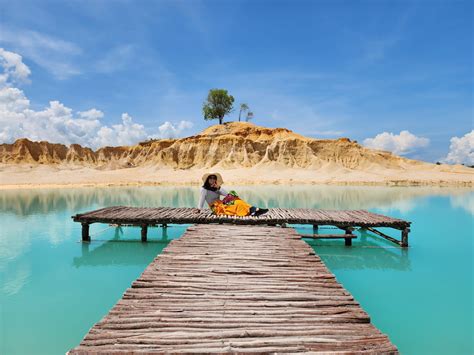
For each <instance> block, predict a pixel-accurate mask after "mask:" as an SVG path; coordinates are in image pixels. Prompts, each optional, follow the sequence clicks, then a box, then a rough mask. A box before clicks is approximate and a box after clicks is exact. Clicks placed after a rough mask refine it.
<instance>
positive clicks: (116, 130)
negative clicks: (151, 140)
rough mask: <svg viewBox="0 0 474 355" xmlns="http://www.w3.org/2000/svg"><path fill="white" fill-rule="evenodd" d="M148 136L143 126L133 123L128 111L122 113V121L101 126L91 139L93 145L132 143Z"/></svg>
mask: <svg viewBox="0 0 474 355" xmlns="http://www.w3.org/2000/svg"><path fill="white" fill-rule="evenodd" d="M147 137H148V135H147V132H146V130H145V127H144V126H143V125H141V124H138V123H134V122H133V120H132V117H131V116H130V115H129V114H128V113H122V123H121V124H117V125H112V127H108V126H102V127H101V128H100V129H99V131H98V132H97V137H95V138H94V139H93V146H95V147H103V146H113V145H133V144H136V143H138V142H139V141H142V140H145V139H146V138H147Z"/></svg>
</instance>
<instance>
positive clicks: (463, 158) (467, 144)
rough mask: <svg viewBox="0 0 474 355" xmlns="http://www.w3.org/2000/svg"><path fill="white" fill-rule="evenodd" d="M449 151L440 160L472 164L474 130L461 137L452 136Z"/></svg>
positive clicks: (473, 163)
mask: <svg viewBox="0 0 474 355" xmlns="http://www.w3.org/2000/svg"><path fill="white" fill-rule="evenodd" d="M450 141H451V145H450V146H449V153H448V155H447V156H446V158H444V159H443V160H442V161H443V162H444V163H452V164H467V165H474V130H472V131H471V132H469V133H466V134H465V135H464V136H462V137H461V138H459V137H452V138H451V140H450Z"/></svg>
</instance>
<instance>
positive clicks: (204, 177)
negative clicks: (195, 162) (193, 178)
mask: <svg viewBox="0 0 474 355" xmlns="http://www.w3.org/2000/svg"><path fill="white" fill-rule="evenodd" d="M209 175H215V176H216V178H217V185H219V186H221V185H222V184H223V183H224V180H222V176H221V174H219V173H206V174H204V175H203V176H202V182H203V183H206V180H207V178H208V177H209Z"/></svg>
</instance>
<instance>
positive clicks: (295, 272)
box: [70, 224, 397, 354]
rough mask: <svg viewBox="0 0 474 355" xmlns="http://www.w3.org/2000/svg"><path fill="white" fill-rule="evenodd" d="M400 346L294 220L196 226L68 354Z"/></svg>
mask: <svg viewBox="0 0 474 355" xmlns="http://www.w3.org/2000/svg"><path fill="white" fill-rule="evenodd" d="M319 351H321V352H333V351H337V352H341V353H347V352H350V353H355V352H357V353H359V352H367V353H397V348H396V347H395V346H394V345H393V344H392V343H391V342H390V340H389V339H388V337H387V336H386V335H384V334H382V333H381V332H380V331H379V330H377V329H376V328H375V327H374V326H373V325H372V324H371V323H370V319H369V316H368V315H367V313H365V312H364V311H363V310H362V309H361V308H360V306H359V304H358V303H357V302H356V301H354V299H353V297H352V296H351V294H350V293H349V292H348V291H346V290H345V289H344V288H343V287H342V286H341V285H340V284H339V283H338V282H337V281H336V279H335V277H334V275H333V274H331V273H330V272H329V271H328V269H327V268H326V266H325V265H324V264H323V263H322V262H321V260H320V258H319V257H318V256H316V255H315V254H314V252H313V250H312V249H311V247H310V246H309V245H308V244H306V243H305V242H304V241H302V240H301V239H300V237H299V235H298V234H297V233H296V231H295V230H294V229H292V228H278V227H267V226H232V225H204V224H202V225H198V226H191V227H189V228H188V230H187V231H186V232H185V234H184V235H183V236H182V237H181V238H180V239H177V240H173V241H172V242H171V243H170V244H169V245H168V247H167V248H166V249H165V250H164V251H163V253H162V254H161V255H159V256H158V257H157V258H156V259H155V260H154V261H153V262H152V263H151V264H150V265H149V266H148V267H147V268H146V269H145V271H144V272H143V274H142V275H141V276H140V277H139V278H138V279H137V280H136V281H135V282H134V283H133V284H132V287H131V288H129V289H128V290H126V292H125V294H124V295H123V297H122V299H121V300H119V301H118V303H117V304H116V305H115V306H114V307H113V308H112V310H111V311H110V312H109V314H107V315H106V316H105V317H104V318H103V319H102V320H101V321H100V322H98V323H97V324H96V325H94V327H93V328H92V329H91V330H90V332H89V333H88V334H87V335H86V337H85V338H84V339H83V341H82V342H81V343H80V345H79V346H78V347H76V348H75V349H73V350H71V351H70V354H92V353H93V354H100V353H108V354H115V353H124V352H126V353H135V352H145V353H162V352H199V353H222V352H253V353H256V352H258V353H268V352H277V353H279V352H280V353H281V352H284V353H288V352H319Z"/></svg>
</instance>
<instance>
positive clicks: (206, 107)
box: [202, 89, 234, 124]
mask: <svg viewBox="0 0 474 355" xmlns="http://www.w3.org/2000/svg"><path fill="white" fill-rule="evenodd" d="M233 103H234V97H233V96H232V95H229V94H228V93H227V90H224V89H211V90H209V94H208V95H207V99H206V101H205V102H204V104H203V106H202V112H203V114H204V119H205V120H214V119H219V124H222V120H223V119H224V116H225V115H227V114H228V113H230V112H231V111H232V109H233V107H232V104H233Z"/></svg>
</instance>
